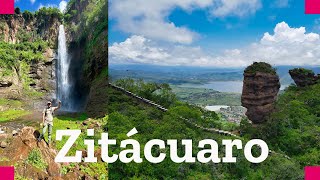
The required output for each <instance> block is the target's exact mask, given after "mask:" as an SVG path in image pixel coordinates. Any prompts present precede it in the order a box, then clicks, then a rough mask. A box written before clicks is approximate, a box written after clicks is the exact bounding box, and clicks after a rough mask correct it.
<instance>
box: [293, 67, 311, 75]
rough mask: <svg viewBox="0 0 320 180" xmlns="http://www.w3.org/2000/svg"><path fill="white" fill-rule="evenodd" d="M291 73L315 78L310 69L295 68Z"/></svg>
mask: <svg viewBox="0 0 320 180" xmlns="http://www.w3.org/2000/svg"><path fill="white" fill-rule="evenodd" d="M290 72H293V73H295V74H302V75H312V76H314V72H313V71H312V70H310V69H305V68H294V69H292V70H290Z"/></svg>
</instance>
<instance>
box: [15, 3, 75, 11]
mask: <svg viewBox="0 0 320 180" xmlns="http://www.w3.org/2000/svg"><path fill="white" fill-rule="evenodd" d="M68 1H69V0H15V7H19V8H20V9H21V10H22V11H24V10H29V11H32V12H34V11H36V10H38V9H39V8H40V7H43V6H46V7H57V8H59V5H60V3H61V2H62V4H65V2H68ZM62 4H61V5H62ZM60 7H61V6H60Z"/></svg>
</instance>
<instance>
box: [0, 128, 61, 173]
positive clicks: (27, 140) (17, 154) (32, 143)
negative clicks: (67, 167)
mask: <svg viewBox="0 0 320 180" xmlns="http://www.w3.org/2000/svg"><path fill="white" fill-rule="evenodd" d="M39 135H40V133H39V132H38V131H36V130H35V129H34V128H32V127H24V128H23V129H21V131H20V132H18V134H17V135H16V136H13V139H12V141H11V143H10V145H9V146H7V148H6V149H5V151H4V152H3V155H4V157H10V160H11V162H12V163H16V162H24V161H25V160H26V159H28V156H29V153H30V152H31V151H32V150H33V149H39V150H40V152H41V156H42V158H43V160H44V161H45V162H46V164H47V165H48V166H47V169H46V170H39V169H37V168H31V167H29V168H25V167H23V166H22V167H20V166H19V167H17V172H19V174H23V175H24V177H28V178H34V179H39V178H40V179H45V178H49V177H50V178H52V177H60V175H61V174H60V168H61V165H60V164H58V163H56V162H54V159H55V157H56V155H57V152H56V150H55V149H51V148H49V147H48V145H47V144H46V142H44V141H40V142H38V141H37V137H39Z"/></svg>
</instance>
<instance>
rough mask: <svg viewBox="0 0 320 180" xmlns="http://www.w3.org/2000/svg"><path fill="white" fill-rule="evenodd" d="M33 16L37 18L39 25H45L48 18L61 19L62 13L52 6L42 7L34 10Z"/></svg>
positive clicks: (41, 26) (42, 26)
mask: <svg viewBox="0 0 320 180" xmlns="http://www.w3.org/2000/svg"><path fill="white" fill-rule="evenodd" d="M35 17H36V18H37V20H38V23H39V27H40V28H44V27H46V25H47V23H48V22H50V21H49V20H52V19H55V18H56V19H58V21H60V22H61V21H62V19H63V14H62V13H61V12H60V10H59V9H58V8H53V7H42V8H40V9H39V10H38V11H36V12H35Z"/></svg>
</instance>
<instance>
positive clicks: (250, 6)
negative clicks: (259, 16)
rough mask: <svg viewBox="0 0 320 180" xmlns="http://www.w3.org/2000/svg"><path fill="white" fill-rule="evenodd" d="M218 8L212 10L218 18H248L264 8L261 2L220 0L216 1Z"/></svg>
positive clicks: (257, 0)
mask: <svg viewBox="0 0 320 180" xmlns="http://www.w3.org/2000/svg"><path fill="white" fill-rule="evenodd" d="M216 4H217V6H216V8H214V9H212V10H211V13H212V15H214V16H216V17H226V16H231V15H233V16H239V17H243V16H247V15H251V14H255V12H256V11H257V10H258V9H260V8H261V7H262V3H261V1H260V0H220V1H216Z"/></svg>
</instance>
